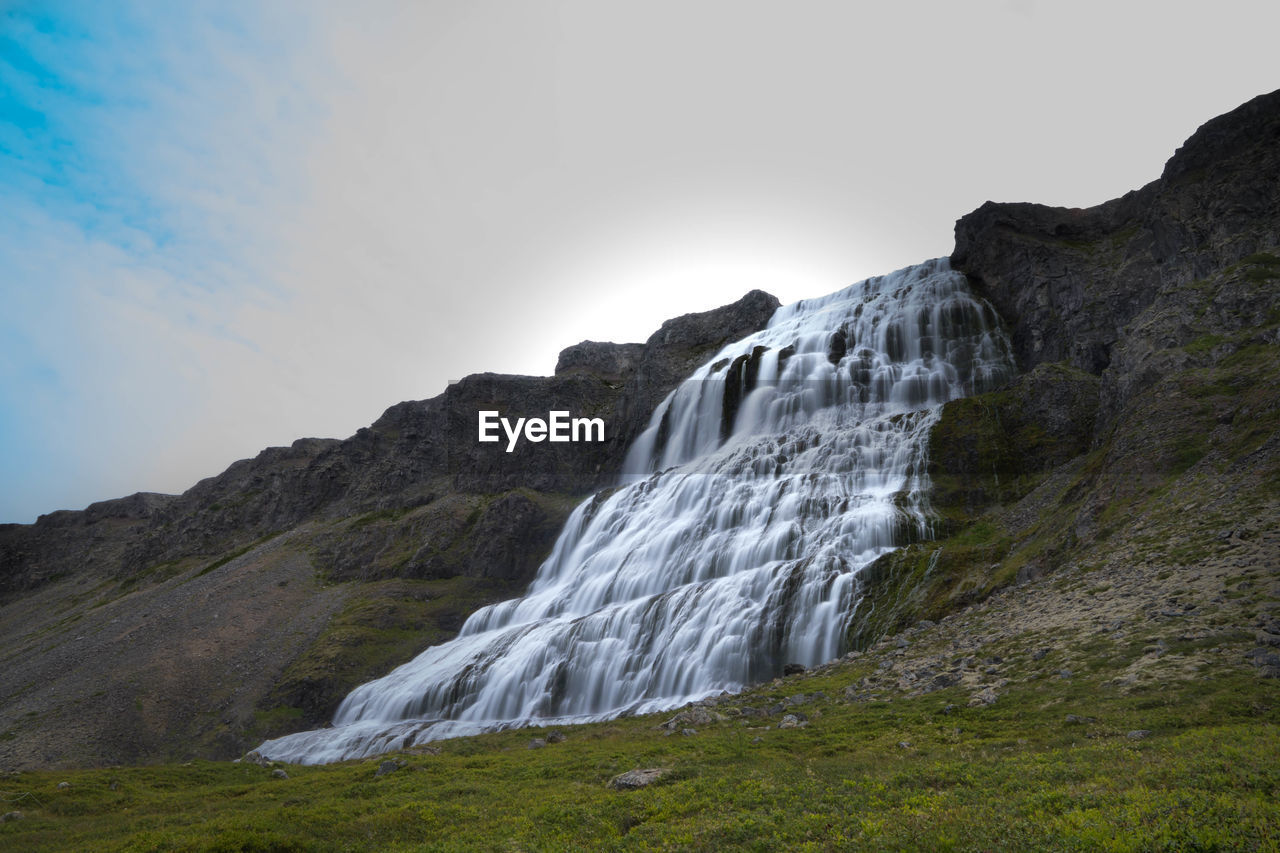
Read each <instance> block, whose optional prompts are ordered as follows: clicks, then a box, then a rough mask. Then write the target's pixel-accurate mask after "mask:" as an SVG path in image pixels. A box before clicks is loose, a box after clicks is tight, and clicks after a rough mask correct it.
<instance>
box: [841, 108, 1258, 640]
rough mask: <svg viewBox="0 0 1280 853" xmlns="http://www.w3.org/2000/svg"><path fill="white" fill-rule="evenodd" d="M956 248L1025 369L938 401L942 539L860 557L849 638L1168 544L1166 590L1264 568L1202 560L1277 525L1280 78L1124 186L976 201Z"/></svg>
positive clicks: (867, 636)
mask: <svg viewBox="0 0 1280 853" xmlns="http://www.w3.org/2000/svg"><path fill="white" fill-rule="evenodd" d="M951 260H952V264H953V266H954V267H955V268H957V269H959V270H961V271H963V272H965V273H966V274H967V275H968V276H969V278H970V279H971V281H972V283H973V286H974V288H975V289H977V290H978V291H980V292H982V293H983V294H984V295H986V296H987V297H988V298H989V299H990V300H992V302H993V303H994V304H995V305H996V306H997V307H998V308H999V310H1000V312H1001V314H1002V316H1003V318H1004V320H1005V322H1006V323H1007V324H1008V327H1009V331H1010V333H1011V337H1012V339H1013V342H1014V346H1015V351H1016V354H1017V357H1018V360H1019V362H1020V366H1021V367H1022V369H1023V370H1024V373H1023V375H1022V376H1021V377H1019V379H1018V380H1017V381H1016V382H1015V383H1013V384H1012V385H1011V386H1010V387H1008V388H1005V389H1002V390H1000V391H997V392H994V393H992V394H987V395H983V396H980V397H974V398H970V399H966V400H959V401H956V402H954V403H951V404H948V405H947V406H946V407H945V408H944V410H943V413H942V417H941V419H940V421H939V423H938V425H937V427H936V428H935V430H934V432H933V435H932V439H931V444H930V475H931V476H932V478H933V483H934V495H933V499H934V508H935V510H936V512H937V515H938V533H939V537H940V538H939V539H938V540H937V541H935V542H930V543H921V544H917V545H913V546H911V547H910V548H907V549H904V550H903V551H900V552H897V553H896V554H893V555H890V556H888V557H886V558H885V559H883V560H882V561H880V562H879V563H877V564H876V565H874V566H873V567H872V569H871V570H870V571H869V572H868V574H867V578H868V580H872V579H874V581H875V582H874V583H869V584H868V592H869V595H868V599H867V600H866V601H865V602H864V606H863V608H862V609H863V612H869V613H870V614H872V615H871V617H870V618H869V619H868V620H867V622H866V623H864V624H861V625H859V626H857V627H855V629H854V630H853V636H852V639H853V642H854V643H855V644H859V645H863V644H866V643H868V642H872V641H874V639H875V638H876V637H877V636H879V635H880V634H881V633H883V632H884V631H886V630H893V629H894V628H901V627H905V626H906V625H908V624H911V623H912V622H913V621H914V620H916V619H919V618H922V617H925V616H927V617H929V618H938V617H940V616H942V615H944V614H946V613H948V612H952V611H953V610H954V609H956V608H957V607H962V606H966V605H968V604H969V603H972V602H973V601H975V600H977V599H981V598H983V597H985V596H987V595H989V594H990V593H991V592H993V591H994V590H996V589H1000V588H1002V587H1005V586H1008V585H1010V584H1016V583H1019V582H1024V581H1027V580H1030V579H1034V578H1036V577H1038V576H1040V575H1044V574H1049V573H1056V572H1059V571H1063V570H1069V569H1072V568H1075V569H1079V568H1080V567H1081V566H1088V567H1096V566H1114V565H1116V564H1118V563H1126V564H1128V565H1129V566H1130V567H1134V566H1136V567H1138V568H1139V571H1140V569H1141V567H1143V566H1148V565H1151V564H1152V563H1153V562H1155V561H1162V562H1163V563H1164V565H1165V568H1163V569H1162V570H1161V572H1160V573H1159V574H1160V577H1159V578H1156V579H1155V580H1158V581H1159V582H1161V583H1167V584H1168V585H1169V589H1170V594H1171V595H1174V596H1175V597H1177V596H1178V595H1179V594H1180V590H1186V589H1194V588H1196V586H1197V582H1198V581H1202V580H1203V578H1209V577H1213V578H1217V577H1220V576H1222V573H1223V571H1227V572H1228V574H1231V575H1238V574H1239V572H1241V571H1248V572H1258V574H1257V576H1258V577H1262V578H1264V579H1269V580H1274V579H1275V577H1276V567H1275V566H1274V565H1272V566H1266V567H1254V566H1252V565H1250V564H1249V563H1247V562H1245V561H1243V560H1240V559H1235V558H1233V559H1232V561H1231V563H1230V566H1229V568H1224V566H1226V564H1224V563H1221V562H1215V560H1218V557H1217V555H1219V554H1220V553H1224V552H1226V551H1230V549H1232V548H1237V549H1244V548H1248V547H1254V546H1257V545H1260V544H1261V543H1264V542H1265V541H1274V540H1275V539H1276V538H1280V531H1277V529H1276V528H1277V518H1280V433H1278V432H1277V427H1278V426H1280V307H1278V306H1280V92H1273V93H1271V94H1269V95H1263V96H1261V97H1258V98H1255V99H1253V100H1252V101H1250V102H1248V103H1247V104H1244V105H1243V106H1241V107H1239V108H1238V109H1236V110H1233V111H1232V112H1230V113H1228V114H1226V115H1224V116H1221V117H1219V118H1216V119H1213V120H1212V121H1210V122H1208V123H1206V124H1205V125H1204V126H1203V127H1201V128H1200V129H1199V130H1198V131H1197V132H1196V133H1195V134H1194V135H1193V136H1192V137H1191V138H1190V139H1189V140H1187V142H1186V144H1185V145H1183V146H1182V147H1181V148H1180V149H1178V151H1177V153H1176V154H1174V156H1173V157H1172V158H1171V159H1170V160H1169V161H1168V164H1167V165H1166V166H1165V169H1164V172H1163V174H1162V176H1161V177H1160V178H1159V179H1158V180H1156V181H1155V182H1153V183H1152V184H1150V185H1148V186H1146V187H1143V188H1142V189H1140V190H1137V191H1135V192H1131V193H1129V194H1127V195H1125V196H1124V197H1122V198H1119V199H1116V200H1114V201H1110V202H1107V203H1105V204H1101V205H1098V206H1097V207H1093V208H1089V209H1086V210H1067V209H1062V208H1050V207H1044V206H1041V205H1034V204H994V203H991V202H988V203H987V204H984V205H983V206H982V207H980V208H979V209H978V210H976V211H974V212H973V213H970V214H969V215H967V216H965V217H963V218H962V219H960V221H959V222H957V223H956V249H955V253H954V254H953V255H952V258H951ZM1105 580H1106V578H1103V577H1098V578H1096V579H1095V585H1097V586H1098V587H1099V588H1105V586H1106V585H1107V584H1106V583H1104V581H1105ZM1081 606H1082V607H1084V608H1086V609H1087V607H1088V606H1087V605H1081ZM1186 606H1188V607H1192V608H1195V609H1197V610H1199V609H1200V608H1205V609H1206V611H1205V612H1207V611H1208V610H1210V609H1212V610H1217V609H1220V608H1221V607H1223V598H1222V597H1221V596H1219V597H1218V598H1217V599H1216V600H1214V599H1212V597H1211V596H1210V597H1208V598H1207V599H1206V600H1203V601H1201V600H1197V601H1195V602H1187V603H1186ZM1265 609H1266V608H1265V607H1260V608H1259V610H1265ZM1217 618H1219V621H1220V624H1221V625H1222V626H1223V627H1222V628H1221V631H1223V632H1227V633H1229V632H1231V631H1235V632H1236V633H1237V634H1239V635H1240V636H1249V635H1251V634H1252V632H1253V630H1254V628H1255V627H1256V626H1254V625H1252V624H1249V623H1247V622H1243V621H1240V620H1241V618H1242V617H1241V615H1240V614H1239V613H1235V614H1231V615H1230V616H1228V615H1226V614H1220V615H1219V616H1218V617H1217ZM1257 618H1259V619H1262V620H1263V621H1262V622H1260V623H1259V624H1264V623H1265V618H1264V617H1263V616H1259V617H1257ZM1265 624H1269V623H1265ZM1266 636H1267V637H1268V638H1269V637H1272V636H1273V635H1272V634H1267V635H1266ZM1261 642H1263V643H1264V644H1270V643H1271V642H1272V640H1271V639H1264V640H1262V641H1261ZM1275 642H1276V643H1278V644H1280V637H1275ZM1255 657H1256V656H1255Z"/></svg>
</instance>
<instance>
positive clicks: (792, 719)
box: [778, 714, 809, 729]
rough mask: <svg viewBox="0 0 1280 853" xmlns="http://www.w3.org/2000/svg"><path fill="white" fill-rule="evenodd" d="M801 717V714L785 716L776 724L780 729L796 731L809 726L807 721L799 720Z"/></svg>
mask: <svg viewBox="0 0 1280 853" xmlns="http://www.w3.org/2000/svg"><path fill="white" fill-rule="evenodd" d="M801 716H803V715H801V714H787V715H786V716H785V717H783V718H782V720H781V721H780V722H779V723H778V728H780V729H798V728H803V727H804V726H807V725H809V722H808V720H802V719H801Z"/></svg>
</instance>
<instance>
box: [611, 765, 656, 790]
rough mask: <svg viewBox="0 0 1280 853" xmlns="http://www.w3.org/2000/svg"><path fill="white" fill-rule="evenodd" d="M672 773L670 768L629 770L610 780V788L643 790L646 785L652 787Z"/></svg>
mask: <svg viewBox="0 0 1280 853" xmlns="http://www.w3.org/2000/svg"><path fill="white" fill-rule="evenodd" d="M670 772H671V768H669V767H649V768H645V769H640V768H637V769H635V770H628V771H627V772H626V773H620V774H618V775H617V776H614V777H613V778H612V779H610V780H609V787H610V788H613V789H614V790H615V791H631V790H635V789H636V788H643V787H645V786H646V785H652V784H653V783H654V782H657V781H658V780H659V779H661V778H662V777H663V776H665V775H667V774H668V773H670Z"/></svg>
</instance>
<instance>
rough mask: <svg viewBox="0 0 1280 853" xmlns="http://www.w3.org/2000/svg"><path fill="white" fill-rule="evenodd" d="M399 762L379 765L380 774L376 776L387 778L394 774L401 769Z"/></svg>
mask: <svg viewBox="0 0 1280 853" xmlns="http://www.w3.org/2000/svg"><path fill="white" fill-rule="evenodd" d="M400 766H401V765H400V762H399V761H384V762H382V763H381V764H379V765H378V772H377V773H374V774H373V775H374V776H386V775H387V774H388V773H394V772H396V771H397V770H399V769H400Z"/></svg>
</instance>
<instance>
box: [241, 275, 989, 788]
mask: <svg viewBox="0 0 1280 853" xmlns="http://www.w3.org/2000/svg"><path fill="white" fill-rule="evenodd" d="M1012 369H1013V368H1012V360H1011V357H1010V350H1009V346H1008V342H1007V340H1006V339H1005V337H1004V335H1003V334H1002V332H1001V331H1000V330H999V325H998V323H997V320H996V315H995V312H994V311H993V309H992V308H991V307H990V306H989V305H987V304H986V303H984V302H982V301H979V300H977V299H975V298H974V297H973V296H972V295H971V294H970V293H969V291H968V288H967V285H966V282H965V279H964V276H962V275H960V274H958V273H955V272H953V271H951V269H950V267H949V266H948V264H947V261H946V260H945V259H940V260H934V261H929V262H926V263H924V264H921V265H919V266H915V267H909V268H907V269H904V270H900V271H898V272H895V273H891V274H889V275H885V276H881V277H878V278H872V279H868V280H866V281H863V282H860V283H858V284H855V285H853V286H851V287H848V288H846V289H844V290H841V291H838V292H836V293H833V294H831V295H830V296H826V297H822V298H818V299H809V300H804V301H801V302H797V303H795V304H793V305H788V306H784V307H782V308H779V309H778V310H777V312H776V313H775V314H774V316H773V318H772V319H771V320H770V322H769V326H768V327H767V328H766V329H764V330H762V331H760V332H757V333H756V334H753V335H750V336H749V337H747V338H744V339H743V340H741V341H737V342H735V343H731V344H728V345H727V346H725V347H724V348H723V349H722V350H721V351H720V352H719V353H717V354H716V355H715V356H714V357H713V358H711V359H710V360H708V361H707V362H706V363H705V364H703V365H702V366H701V367H699V368H698V369H697V370H696V371H695V372H694V373H693V375H692V376H690V377H689V378H688V379H687V380H686V381H685V382H683V383H682V384H681V385H680V386H679V387H678V388H677V389H676V390H675V391H673V392H672V393H671V394H670V395H669V396H668V397H667V398H666V400H664V401H663V403H662V404H661V405H660V406H659V407H658V409H657V410H656V411H655V412H654V414H653V416H652V418H651V420H650V422H649V426H648V428H647V429H646V430H645V431H644V432H643V433H642V434H641V435H640V436H639V437H638V438H637V439H636V441H635V442H634V443H633V445H632V447H631V449H630V451H629V454H628V457H627V461H626V464H625V469H624V476H623V482H622V484H621V485H620V486H619V487H618V488H617V489H615V490H613V491H612V492H606V493H601V494H599V495H596V496H594V497H592V498H590V499H588V500H587V501H585V502H584V503H583V504H581V505H580V506H579V507H578V508H577V509H576V510H575V511H574V512H573V514H572V515H571V516H570V518H569V520H568V522H567V523H566V525H565V528H564V530H563V531H562V533H561V534H560V537H559V539H558V541H557V542H556V544H555V547H554V549H553V551H552V553H551V556H550V557H548V559H547V560H546V562H545V563H543V564H542V566H541V567H540V568H539V570H538V574H537V577H536V578H535V580H534V581H533V583H532V585H531V586H530V587H529V590H528V592H527V593H526V594H525V595H524V597H522V598H518V599H513V600H511V601H506V602H502V603H500V604H496V605H493V606H490V607H486V608H483V609H481V610H478V611H476V612H475V613H474V614H472V616H471V618H470V619H468V620H467V622H466V624H465V625H464V626H463V628H462V631H461V633H460V634H459V635H458V637H457V638H455V639H454V640H452V641H450V642H447V643H443V644H441V645H439V646H434V647H432V648H429V649H427V650H426V651H424V652H423V653H422V654H421V655H419V656H418V657H417V658H415V659H414V660H412V661H410V662H409V663H406V664H404V665H403V666H401V667H399V668H398V669H396V670H394V671H393V672H391V673H390V674H388V675H386V676H384V677H382V678H379V679H377V680H376V681H371V682H369V683H367V684H364V685H361V686H360V687H358V688H356V689H355V690H354V691H352V693H351V694H350V695H349V696H347V698H346V699H345V700H344V701H343V703H342V705H341V706H340V707H339V709H338V712H337V714H336V716H335V719H334V723H333V726H332V727H331V728H327V729H320V730H317V731H311V732H301V733H298V734H294V735H288V736H286V737H282V738H279V739H276V740H271V741H267V742H266V743H264V744H263V745H262V746H261V747H259V751H260V752H262V753H263V754H264V755H266V756H268V757H270V758H275V759H282V760H285V761H291V762H301V763H323V762H329V761H336V760H341V759H345V758H356V757H361V756H367V755H373V754H376V753H379V752H385V751H388V750H392V749H399V748H403V747H406V746H410V745H413V744H415V743H421V742H424V741H429V740H436V739H440V738H445V737H454V736H458V735H464V734H473V733H476V732H480V731H486V730H493V729H496V728H502V727H508V726H516V725H524V724H530V723H535V722H536V723H541V724H553V723H565V722H583V721H590V720H598V719H605V718H609V717H613V716H617V715H619V714H623V713H628V712H637V713H643V712H649V711H657V710H661V709H665V708H671V707H676V706H679V705H682V704H684V703H686V702H689V701H694V700H697V699H701V698H704V697H706V696H709V695H713V694H718V693H720V692H721V691H726V690H727V691H736V690H740V689H742V688H743V687H745V686H746V685H749V684H752V683H756V682H759V681H762V680H766V679H768V678H772V677H774V676H775V675H778V674H780V673H781V672H782V669H783V667H784V665H786V664H789V663H798V664H803V665H805V666H813V665H816V664H819V663H823V662H825V661H828V660H831V659H833V658H835V657H837V656H838V655H839V654H840V653H841V651H842V648H841V644H842V641H843V639H844V636H845V633H846V630H847V628H848V624H847V623H848V619H849V614H850V613H851V611H852V609H853V605H854V603H855V602H856V600H857V598H858V596H859V594H860V590H859V578H858V573H859V571H860V570H861V569H862V568H864V567H865V566H867V565H868V564H869V563H870V562H871V561H873V560H874V559H875V558H877V557H878V556H880V555H881V554H884V553H885V552H887V551H889V550H891V549H893V548H895V547H898V546H900V545H902V544H904V543H905V542H907V541H909V540H911V539H913V538H921V537H925V536H927V535H928V534H929V530H928V525H929V515H928V511H927V505H926V494H927V487H928V482H927V477H926V474H925V470H924V463H925V458H924V452H925V446H926V438H927V433H928V430H929V428H930V427H931V426H932V425H933V423H934V422H935V421H936V419H937V417H938V412H939V410H940V407H941V404H942V403H945V402H946V401H948V400H951V399H954V398H956V397H959V396H963V395H965V394H970V393H978V392H981V391H984V390H988V389H990V388H992V387H994V386H995V385H997V384H999V383H1000V382H1002V381H1004V380H1005V379H1007V378H1008V377H1009V376H1010V375H1011V374H1012Z"/></svg>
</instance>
